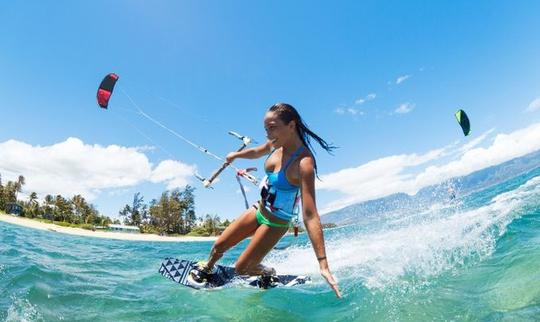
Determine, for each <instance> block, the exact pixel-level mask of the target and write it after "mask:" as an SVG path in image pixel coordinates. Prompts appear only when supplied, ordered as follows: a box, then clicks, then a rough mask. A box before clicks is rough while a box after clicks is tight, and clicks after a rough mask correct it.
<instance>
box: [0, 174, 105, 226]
mask: <svg viewBox="0 0 540 322" xmlns="http://www.w3.org/2000/svg"><path fill="white" fill-rule="evenodd" d="M24 184H25V178H24V176H19V177H18V179H17V181H8V182H7V183H6V184H5V185H4V184H3V183H2V179H1V176H0V210H3V211H9V210H10V209H12V208H13V207H14V206H20V207H22V210H21V212H20V214H19V215H20V216H23V217H27V218H38V219H46V220H51V221H58V222H63V223H67V224H72V225H80V226H82V227H83V228H89V229H90V228H93V227H94V226H106V225H109V224H111V223H112V222H113V221H112V220H111V219H110V218H109V217H106V216H102V215H100V214H99V212H98V211H97V210H96V208H95V207H94V206H93V205H92V204H90V203H88V202H87V201H86V200H85V199H84V197H83V196H81V195H74V196H73V197H71V198H65V197H63V196H62V195H56V196H52V195H50V194H48V195H46V196H45V198H43V201H42V202H41V203H40V202H39V200H38V196H37V193H35V192H31V193H30V194H29V195H28V199H27V200H19V199H18V195H19V193H20V192H21V191H22V187H23V186H24Z"/></svg>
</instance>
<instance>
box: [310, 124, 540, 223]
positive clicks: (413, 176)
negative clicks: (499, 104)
mask: <svg viewBox="0 0 540 322" xmlns="http://www.w3.org/2000/svg"><path fill="white" fill-rule="evenodd" d="M492 132H493V130H489V131H487V132H485V133H484V134H482V135H481V136H480V137H479V138H478V139H475V140H473V141H472V142H468V143H466V144H464V145H463V146H461V147H459V148H457V149H456V148H455V145H454V144H451V145H448V146H446V147H443V148H441V149H435V150H432V151H429V152H427V153H425V154H421V155H417V154H414V153H413V154H405V155H395V156H389V157H385V158H381V159H378V160H374V161H370V162H368V163H366V164H363V165H360V166H358V167H354V168H347V169H342V170H340V171H337V172H335V173H330V174H326V175H322V176H321V179H322V182H317V188H319V189H322V190H330V191H337V192H339V193H341V194H342V197H341V198H338V199H336V200H335V201H333V202H331V203H329V204H326V205H324V206H323V207H321V213H326V212H329V211H332V210H336V209H340V208H343V207H346V206H348V205H351V204H354V203H358V202H362V201H366V200H370V199H376V198H381V197H384V196H387V195H390V194H393V193H397V192H405V193H409V194H415V193H416V192H418V191H419V190H420V189H422V188H424V187H427V186H430V185H434V184H437V183H440V182H442V181H444V180H447V179H450V178H453V177H456V176H463V175H467V174H470V173H472V172H474V171H478V170H481V169H484V168H486V167H489V166H493V165H496V164H500V163H502V162H505V161H508V160H511V159H513V158H516V157H520V156H523V155H526V154H528V153H531V152H534V151H537V150H539V149H540V123H536V124H533V125H530V126H528V127H527V128H524V129H520V130H517V131H514V132H512V133H509V134H505V133H500V134H497V135H496V136H495V138H494V140H493V141H492V143H491V145H490V146H488V147H476V148H473V147H474V146H476V145H478V144H479V143H480V142H482V141H484V140H485V139H486V138H487V137H488V135H489V134H491V133H492ZM449 155H450V156H453V160H451V161H450V162H447V163H445V164H443V165H434V163H435V162H437V161H438V162H439V163H440V162H441V159H442V158H443V157H448V156H449ZM415 169H417V170H416V172H413V171H414V170H415Z"/></svg>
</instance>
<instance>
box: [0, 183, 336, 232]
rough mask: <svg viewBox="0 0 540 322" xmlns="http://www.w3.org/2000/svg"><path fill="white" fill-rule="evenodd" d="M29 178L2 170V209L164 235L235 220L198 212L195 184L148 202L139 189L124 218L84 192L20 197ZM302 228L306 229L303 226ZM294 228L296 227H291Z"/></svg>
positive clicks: (62, 222) (67, 223)
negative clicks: (8, 176) (6, 176)
mask: <svg viewBox="0 0 540 322" xmlns="http://www.w3.org/2000/svg"><path fill="white" fill-rule="evenodd" d="M24 184H25V178H24V177H23V176H19V177H18V179H17V181H8V182H7V183H6V184H5V185H4V184H3V183H2V177H1V174H0V212H5V213H13V214H17V215H19V216H21V217H26V218H29V219H33V220H37V221H40V222H44V223H49V224H55V225H59V226H64V227H74V228H82V229H88V230H96V229H105V228H107V227H108V226H109V225H111V224H124V225H128V226H136V227H139V229H140V232H141V233H149V234H157V235H161V236H216V235H219V234H220V233H221V232H223V230H224V229H225V228H226V227H227V226H229V225H230V224H231V221H229V220H228V219H226V220H224V221H222V220H221V218H220V217H219V216H218V215H216V214H206V215H205V216H204V217H203V216H196V214H195V196H194V191H195V188H193V187H191V186H189V185H187V186H186V187H185V188H184V189H174V190H172V191H165V192H163V193H162V194H161V196H160V198H159V199H152V200H151V201H150V202H149V203H145V202H144V197H143V196H142V195H141V193H140V192H137V193H135V195H134V196H133V201H132V203H131V204H126V205H125V206H124V207H123V208H122V209H121V210H120V211H119V212H118V215H119V217H120V219H115V220H113V219H111V218H110V217H108V216H104V215H101V214H100V213H99V211H98V210H97V209H96V207H95V206H94V205H92V204H91V203H88V202H87V201H86V199H85V198H84V197H83V196H81V195H74V196H73V197H71V198H65V197H63V196H62V195H56V196H53V195H50V194H48V195H46V196H45V197H44V198H43V200H41V202H40V200H39V199H38V196H37V193H35V192H31V193H30V194H29V195H28V197H27V198H26V200H20V199H18V196H19V194H20V192H21V191H22V187H23V186H24ZM333 227H335V224H325V225H323V228H333ZM299 231H300V232H303V231H304V230H303V229H302V227H299ZM290 232H293V228H291V229H290Z"/></svg>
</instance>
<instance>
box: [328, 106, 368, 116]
mask: <svg viewBox="0 0 540 322" xmlns="http://www.w3.org/2000/svg"><path fill="white" fill-rule="evenodd" d="M335 112H336V113H337V114H339V115H345V114H347V115H364V112H362V111H360V110H358V109H356V108H352V107H346V108H345V107H338V108H336V111H335Z"/></svg>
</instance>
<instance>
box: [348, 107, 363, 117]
mask: <svg viewBox="0 0 540 322" xmlns="http://www.w3.org/2000/svg"><path fill="white" fill-rule="evenodd" d="M347 112H349V114H351V115H357V114H359V115H364V113H363V112H361V111H359V110H358V109H356V108H352V107H350V108H348V109H347Z"/></svg>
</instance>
